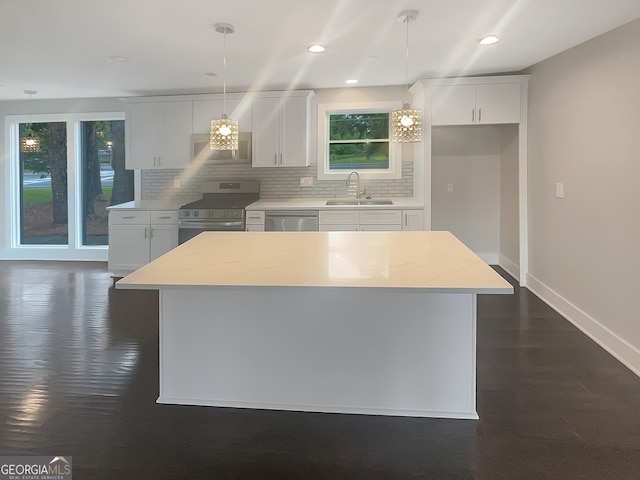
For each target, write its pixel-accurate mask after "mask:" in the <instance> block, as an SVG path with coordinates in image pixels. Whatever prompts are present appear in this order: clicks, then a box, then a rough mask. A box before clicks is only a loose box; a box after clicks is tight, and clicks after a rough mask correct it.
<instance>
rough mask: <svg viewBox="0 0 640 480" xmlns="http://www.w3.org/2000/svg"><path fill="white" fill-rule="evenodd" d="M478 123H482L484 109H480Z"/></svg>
mask: <svg viewBox="0 0 640 480" xmlns="http://www.w3.org/2000/svg"><path fill="white" fill-rule="evenodd" d="M478 123H482V109H481V108H479V109H478Z"/></svg>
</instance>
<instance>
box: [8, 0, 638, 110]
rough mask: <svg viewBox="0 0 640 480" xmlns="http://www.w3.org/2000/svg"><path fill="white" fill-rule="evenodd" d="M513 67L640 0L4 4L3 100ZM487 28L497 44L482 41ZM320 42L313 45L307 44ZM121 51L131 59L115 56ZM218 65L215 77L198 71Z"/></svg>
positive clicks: (602, 25)
mask: <svg viewBox="0 0 640 480" xmlns="http://www.w3.org/2000/svg"><path fill="white" fill-rule="evenodd" d="M409 9H413V10H417V11H418V12H419V16H418V18H417V20H415V21H413V22H411V23H410V25H409V39H410V47H409V52H410V62H409V65H410V69H409V82H410V83H412V82H414V81H415V80H417V79H419V78H434V77H444V76H462V75H483V74H492V73H513V72H518V71H520V70H522V69H524V68H526V67H528V66H530V65H533V64H535V63H537V62H539V61H541V60H543V59H545V58H548V57H550V56H552V55H555V54H556V53H559V52H561V51H563V50H566V49H568V48H570V47H572V46H574V45H577V44H579V43H582V42H584V41H586V40H588V39H590V38H593V37H595V36H598V35H600V34H602V33H604V32H607V31H609V30H612V29H613V28H616V27H618V26H620V25H623V24H625V23H627V22H630V21H632V20H634V19H636V18H639V17H640V0H398V1H391V0H316V1H314V2H311V1H308V0H226V1H221V0H0V100H7V99H25V98H30V97H28V96H27V95H25V93H24V90H36V91H38V94H37V95H35V97H31V98H37V99H41V98H80V97H116V96H132V95H159V94H178V93H218V92H221V91H222V63H223V62H222V59H223V40H224V38H223V35H221V34H219V33H216V32H215V30H214V28H213V25H214V24H215V23H217V22H227V23H231V24H233V25H234V26H235V29H236V31H235V33H233V34H232V35H228V36H227V57H228V60H227V91H229V92H232V91H245V90H276V89H286V88H295V89H304V88H331V87H345V84H344V81H345V80H346V79H347V78H350V77H354V78H358V79H359V83H358V85H359V86H373V85H402V84H404V83H405V76H406V74H405V65H406V64H405V41H406V26H405V25H404V24H402V23H398V22H397V20H396V19H397V16H398V14H399V13H400V12H402V11H403V10H409ZM490 33H495V34H497V35H499V36H500V37H501V39H502V41H501V42H500V43H498V44H496V45H493V46H489V47H479V46H478V45H477V40H478V39H479V38H481V37H483V36H484V35H486V34H490ZM314 43H321V44H323V45H325V46H326V48H327V50H326V52H324V53H322V54H312V53H309V52H307V50H306V49H307V47H308V46H309V45H311V44H314ZM109 56H122V57H129V58H130V59H131V62H129V63H117V62H109V61H107V60H106V58H107V57H109ZM206 72H215V73H217V74H218V76H217V77H211V76H207V75H205V73H206Z"/></svg>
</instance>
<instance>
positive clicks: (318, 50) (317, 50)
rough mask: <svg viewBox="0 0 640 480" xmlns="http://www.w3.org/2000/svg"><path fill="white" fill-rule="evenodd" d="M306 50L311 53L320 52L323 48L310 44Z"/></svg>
mask: <svg viewBox="0 0 640 480" xmlns="http://www.w3.org/2000/svg"><path fill="white" fill-rule="evenodd" d="M307 50H309V51H310V52H311V53H322V52H324V51H325V48H324V47H323V46H322V45H311V46H310V47H309V48H308V49H307Z"/></svg>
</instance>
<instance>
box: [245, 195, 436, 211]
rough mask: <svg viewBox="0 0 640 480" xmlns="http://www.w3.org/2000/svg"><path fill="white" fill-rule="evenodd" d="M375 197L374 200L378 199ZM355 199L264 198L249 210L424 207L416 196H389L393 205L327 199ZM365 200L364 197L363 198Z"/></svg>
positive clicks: (248, 208)
mask: <svg viewBox="0 0 640 480" xmlns="http://www.w3.org/2000/svg"><path fill="white" fill-rule="evenodd" d="M377 199H378V198H377V197H374V200H377ZM336 200H338V201H340V200H354V198H353V197H351V198H348V199H346V198H345V199H342V198H285V199H264V200H258V201H257V202H254V203H252V204H251V205H249V206H248V207H246V209H247V210H335V209H354V208H357V209H369V208H374V209H376V210H379V209H388V210H389V209H390V210H398V209H420V208H424V203H423V202H422V200H418V199H415V198H388V199H387V200H391V201H392V202H393V204H392V205H327V201H336ZM362 200H364V198H363V199H362Z"/></svg>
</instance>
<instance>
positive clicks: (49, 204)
mask: <svg viewBox="0 0 640 480" xmlns="http://www.w3.org/2000/svg"><path fill="white" fill-rule="evenodd" d="M19 133H20V140H21V144H22V139H23V138H25V137H27V136H29V135H31V137H32V138H31V140H33V141H39V148H32V149H31V150H36V151H23V150H25V148H23V147H22V145H21V148H20V178H21V184H20V244H21V245H34V244H40V245H68V243H69V229H68V224H67V220H68V209H67V125H66V123H65V122H55V123H54V122H52V123H34V124H24V123H23V124H20V128H19Z"/></svg>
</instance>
